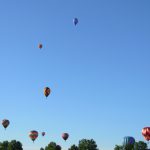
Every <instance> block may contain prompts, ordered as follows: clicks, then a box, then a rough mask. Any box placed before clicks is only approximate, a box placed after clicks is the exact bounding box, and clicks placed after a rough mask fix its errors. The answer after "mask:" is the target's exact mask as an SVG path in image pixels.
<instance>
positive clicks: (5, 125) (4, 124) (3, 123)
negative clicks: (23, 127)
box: [2, 119, 10, 129]
mask: <svg viewBox="0 0 150 150" xmlns="http://www.w3.org/2000/svg"><path fill="white" fill-rule="evenodd" d="M9 123H10V122H9V120H7V119H4V120H2V125H3V127H4V128H5V129H6V128H7V127H8V125H9Z"/></svg>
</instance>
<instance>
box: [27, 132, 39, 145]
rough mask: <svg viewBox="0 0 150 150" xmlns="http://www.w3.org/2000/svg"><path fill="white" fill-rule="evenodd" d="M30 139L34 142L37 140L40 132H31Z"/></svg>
mask: <svg viewBox="0 0 150 150" xmlns="http://www.w3.org/2000/svg"><path fill="white" fill-rule="evenodd" d="M29 137H30V139H31V140H32V141H33V142H34V141H35V140H36V138H37V137H38V132H37V131H35V130H32V131H30V132H29Z"/></svg>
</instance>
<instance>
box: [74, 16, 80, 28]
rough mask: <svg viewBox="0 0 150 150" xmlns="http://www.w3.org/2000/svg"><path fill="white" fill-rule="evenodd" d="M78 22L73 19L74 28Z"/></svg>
mask: <svg viewBox="0 0 150 150" xmlns="http://www.w3.org/2000/svg"><path fill="white" fill-rule="evenodd" d="M78 22H79V21H78V18H74V19H73V23H74V25H75V26H76V25H77V24H78Z"/></svg>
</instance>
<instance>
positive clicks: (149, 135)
mask: <svg viewBox="0 0 150 150" xmlns="http://www.w3.org/2000/svg"><path fill="white" fill-rule="evenodd" d="M142 135H143V136H144V138H145V140H146V141H149V140H150V127H144V128H143V129H142Z"/></svg>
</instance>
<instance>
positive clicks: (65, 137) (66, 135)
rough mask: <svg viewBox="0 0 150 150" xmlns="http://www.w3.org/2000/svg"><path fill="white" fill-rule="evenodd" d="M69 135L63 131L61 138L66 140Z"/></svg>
mask: <svg viewBox="0 0 150 150" xmlns="http://www.w3.org/2000/svg"><path fill="white" fill-rule="evenodd" d="M68 137H69V134H68V133H63V134H62V138H63V139H64V140H65V141H66V140H67V139H68Z"/></svg>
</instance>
